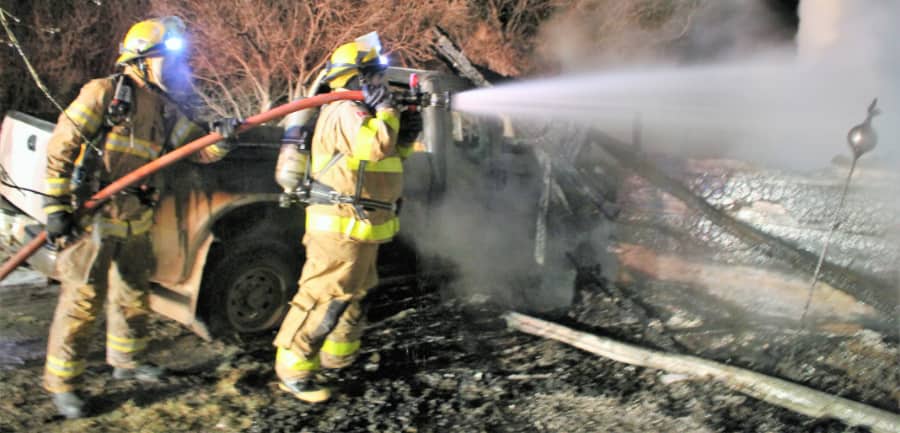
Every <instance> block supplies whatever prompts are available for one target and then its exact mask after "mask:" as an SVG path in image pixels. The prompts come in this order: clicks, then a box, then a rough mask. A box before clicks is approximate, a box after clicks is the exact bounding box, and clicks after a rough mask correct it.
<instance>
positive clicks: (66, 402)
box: [53, 392, 84, 419]
mask: <svg viewBox="0 0 900 433" xmlns="http://www.w3.org/2000/svg"><path fill="white" fill-rule="evenodd" d="M53 404H54V405H55V406H56V411H57V412H59V414H60V415H62V416H64V417H66V419H76V418H81V417H83V416H84V400H82V399H81V397H78V394H75V393H74V392H58V393H54V394H53Z"/></svg>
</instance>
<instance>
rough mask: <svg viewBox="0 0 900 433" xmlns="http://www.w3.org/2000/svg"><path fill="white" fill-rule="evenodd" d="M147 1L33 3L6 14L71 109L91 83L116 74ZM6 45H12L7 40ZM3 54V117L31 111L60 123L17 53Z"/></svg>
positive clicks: (49, 0) (47, 80)
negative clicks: (122, 44) (134, 11)
mask: <svg viewBox="0 0 900 433" xmlns="http://www.w3.org/2000/svg"><path fill="white" fill-rule="evenodd" d="M142 2H143V0H132V1H130V2H127V3H129V4H128V5H125V4H123V3H126V2H103V3H102V4H101V5H99V6H98V5H96V4H94V3H92V2H88V1H81V0H78V1H75V0H70V1H65V0H63V1H59V0H32V1H30V2H15V3H13V4H11V5H9V6H7V5H5V4H4V6H3V7H4V9H6V10H7V11H8V12H9V13H11V14H13V15H14V16H15V17H16V18H18V21H16V20H11V25H12V30H13V32H14V33H15V34H16V35H17V39H18V40H19V42H20V43H21V44H22V49H23V51H24V52H25V53H26V55H27V56H28V57H29V60H30V61H31V63H32V64H33V65H34V66H35V68H36V70H37V71H38V73H39V74H40V76H41V77H42V79H43V81H44V82H45V84H46V85H47V86H48V88H49V89H50V91H51V93H52V94H53V95H54V96H55V97H56V98H57V99H58V100H59V101H60V103H61V104H63V105H65V104H66V103H68V102H69V100H71V99H72V98H73V97H74V96H75V94H76V93H77V92H78V89H79V88H80V87H81V85H83V84H84V83H85V82H87V81H88V80H89V79H91V78H95V77H100V76H104V75H106V74H110V73H112V72H113V62H114V60H115V58H116V55H117V52H118V43H119V41H120V39H121V38H122V36H123V35H124V34H125V31H126V30H127V28H128V26H129V25H130V24H131V23H130V22H128V21H129V19H130V14H129V13H128V11H129V10H131V8H134V7H138V8H139V7H140V4H141V3H142ZM0 40H3V42H7V43H8V41H6V40H5V37H0ZM3 48H4V49H2V50H0V63H3V64H5V65H8V67H5V68H2V69H0V80H2V81H0V82H2V83H3V86H2V93H3V94H0V112H2V111H4V110H6V109H19V110H25V111H28V112H30V113H34V114H39V115H42V116H43V117H46V118H48V119H55V118H56V115H57V114H58V113H56V111H55V109H54V108H53V107H52V105H51V104H50V103H49V101H47V100H46V99H45V98H44V97H43V95H42V94H41V93H40V91H39V90H38V87H37V86H36V85H35V84H34V83H33V82H32V81H31V79H30V78H29V76H28V74H27V73H26V72H25V67H24V63H23V62H22V60H21V59H20V58H19V57H18V54H17V53H16V52H15V50H14V49H13V48H12V47H9V48H7V47H3Z"/></svg>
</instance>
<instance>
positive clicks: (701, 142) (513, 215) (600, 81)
mask: <svg viewBox="0 0 900 433" xmlns="http://www.w3.org/2000/svg"><path fill="white" fill-rule="evenodd" d="M584 3H592V4H595V5H596V4H605V5H609V6H610V7H613V6H616V5H623V4H625V3H631V2H603V1H600V0H594V1H585V2H581V4H584ZM642 3H648V4H649V3H652V2H642ZM662 3H666V2H662ZM692 3H696V2H668V4H673V5H678V6H676V7H675V9H674V10H671V11H669V13H668V15H667V17H668V18H667V20H666V21H665V22H664V23H662V24H660V23H657V24H656V25H653V26H646V25H645V26H641V25H638V26H631V27H628V26H626V27H625V28H621V27H615V26H614V25H613V24H615V23H616V19H618V17H620V15H615V14H609V13H607V14H604V13H594V14H591V13H588V12H591V11H592V10H590V9H577V8H576V9H573V10H571V11H567V12H563V13H562V14H561V15H559V16H557V17H554V18H553V19H551V20H550V22H549V23H548V25H547V26H546V27H545V29H544V30H543V35H544V37H545V39H546V40H547V43H546V44H545V45H544V47H543V48H542V50H541V52H542V53H543V54H544V56H545V58H549V59H550V60H552V61H553V62H554V63H555V65H556V68H558V69H560V70H561V71H562V73H561V74H560V75H559V76H558V77H555V78H543V79H533V80H525V81H520V82H516V83H512V84H506V85H500V86H496V87H492V88H487V89H479V90H473V91H468V92H463V93H459V94H457V95H455V96H454V100H453V104H454V110H456V111H459V112H462V113H465V114H466V115H467V116H468V115H476V116H478V115H483V116H492V117H493V118H495V119H497V118H498V115H508V116H510V117H511V118H512V119H513V120H515V121H516V123H518V124H520V125H521V124H529V125H530V126H532V127H534V125H539V124H546V123H550V124H553V125H555V126H556V127H559V125H571V124H575V125H580V126H587V127H593V128H597V129H599V130H601V131H603V132H606V133H608V134H611V135H613V136H617V137H618V138H620V139H623V140H625V141H630V140H631V138H632V128H633V125H634V124H635V119H636V118H639V119H640V123H641V125H642V128H643V130H642V137H643V141H642V146H643V149H645V150H647V151H649V152H654V153H665V154H670V155H676V156H682V157H698V158H703V157H725V158H736V159H741V160H748V161H754V162H757V163H759V164H761V165H768V166H774V167H778V168H788V169H801V170H808V169H820V168H823V167H826V166H828V165H829V164H830V163H831V162H832V159H833V158H834V157H835V156H836V155H844V156H847V157H849V155H850V151H849V148H848V147H847V143H846V134H847V131H848V130H849V129H850V128H851V127H852V126H854V125H855V124H857V123H859V122H860V121H862V120H863V119H864V117H865V110H866V107H867V106H868V104H869V103H870V102H871V101H872V99H873V98H875V97H879V101H880V102H879V104H880V106H881V107H882V108H883V111H884V114H883V115H882V116H879V117H877V118H876V119H875V122H874V123H875V127H876V129H877V130H878V132H879V134H880V137H881V140H880V144H879V147H878V148H877V149H876V150H875V151H874V153H873V154H877V155H878V156H877V157H873V156H872V155H867V156H866V157H864V158H863V160H864V161H863V164H864V165H865V164H870V163H884V162H886V161H887V162H892V161H898V160H900V155H898V149H897V146H896V142H897V139H898V131H897V130H896V128H897V125H900V122H898V118H897V113H898V112H900V111H898V110H900V107H898V105H897V104H898V102H897V101H898V100H900V93H898V88H900V86H898V78H900V73H898V72H900V69H898V67H897V66H898V65H897V60H896V58H897V57H898V56H891V55H890V53H891V51H890V50H889V48H890V44H891V42H892V41H894V40H897V36H900V35H897V33H898V30H896V29H894V28H893V27H892V26H891V23H890V18H891V17H897V16H900V2H893V1H890V0H882V1H879V0H866V1H863V0H859V1H857V0H843V1H842V0H825V1H821V0H817V1H809V0H807V1H804V2H803V3H802V4H801V5H800V7H799V29H800V30H799V32H798V33H797V35H796V40H795V39H794V31H793V27H792V26H791V25H790V23H788V24H785V21H784V20H785V19H786V18H785V15H784V14H775V13H774V12H773V11H772V10H771V9H769V8H764V7H760V6H759V5H760V4H762V2H746V1H723V2H706V3H704V4H705V5H706V6H705V8H700V9H697V10H694V9H691V8H689V7H687V6H684V5H689V4H692ZM682 6H684V7H683V8H681V7H682ZM616 10H618V9H616ZM594 12H596V11H594ZM601 12H602V10H601ZM607 12H608V10H607ZM620 12H621V11H620ZM625 12H627V10H625ZM625 12H622V13H625ZM598 17H599V18H598ZM592 19H598V20H600V21H598V22H596V25H592V22H593V21H592ZM788 21H789V20H788ZM786 27H787V28H788V29H790V30H784V29H785V28H786ZM604 29H606V30H609V31H612V30H610V29H618V30H617V31H621V34H619V33H616V34H615V37H612V36H609V35H607V34H605V33H603V30H604ZM548 48H550V49H548ZM546 56H551V57H552V56H555V57H552V58H550V57H546ZM561 129H565V127H562V128H561ZM570 129H574V128H570ZM471 133H472V134H473V135H475V136H478V137H480V138H481V139H482V141H488V142H493V143H494V145H493V147H490V146H488V145H482V146H474V147H461V146H460V145H459V144H460V143H457V147H455V148H454V149H452V150H451V155H455V156H456V158H455V159H451V160H450V162H449V171H448V173H449V182H448V185H449V186H450V191H448V194H447V197H446V200H445V201H444V202H443V205H442V206H441V207H439V208H436V209H432V210H431V211H430V212H431V213H430V214H429V218H428V219H427V221H410V222H409V223H407V222H406V220H405V221H404V224H405V227H407V228H413V232H414V233H417V235H415V236H416V238H417V240H418V241H419V242H420V243H422V246H423V247H424V249H425V250H426V251H430V252H434V253H437V254H440V255H442V256H444V257H453V258H454V259H456V260H458V265H459V267H460V269H461V274H462V275H463V277H464V278H463V281H461V284H460V286H461V287H467V288H468V289H469V290H473V291H475V292H480V293H485V292H487V293H490V294H492V295H498V294H499V295H500V296H499V299H501V300H509V301H511V302H513V303H515V302H516V301H522V299H517V297H518V298H521V297H522V293H523V290H525V286H527V285H528V284H534V282H533V281H531V282H529V281H525V280H523V278H522V276H528V275H534V274H540V275H550V279H555V283H554V282H553V281H551V282H549V283H547V282H546V281H544V282H543V284H538V285H537V287H539V288H542V289H543V290H544V292H543V293H540V294H537V295H534V299H536V300H537V301H538V302H542V301H548V302H553V301H554V300H560V299H565V298H566V297H567V296H568V294H567V292H566V291H565V288H564V286H565V284H571V281H568V282H567V277H565V276H561V275H563V274H565V271H566V265H565V263H562V262H561V261H559V260H557V261H555V262H552V263H548V264H547V265H545V266H538V265H537V263H536V261H535V260H534V253H533V252H534V248H535V246H534V245H535V243H534V233H535V217H536V214H537V207H538V200H539V197H540V191H541V182H540V177H541V173H542V170H541V167H540V165H539V164H537V163H536V162H535V161H530V162H526V160H527V158H526V157H525V156H521V155H520V156H518V157H516V158H519V159H518V160H515V161H510V160H508V159H506V160H504V158H508V156H507V157H501V156H500V153H502V152H500V151H499V150H498V149H500V148H502V147H503V146H502V145H501V144H500V142H501V140H502V139H501V138H500V137H499V136H498V134H494V135H493V136H490V135H486V134H485V131H483V130H477V128H476V129H475V130H473V131H472V132H471ZM521 138H525V139H529V138H533V137H521ZM543 150H544V151H545V152H546V153H547V154H549V155H551V156H553V157H558V156H559V155H560V152H559V150H560V149H558V148H553V149H550V148H547V149H543ZM460 155H464V156H465V157H464V156H460ZM523 155H524V153H523ZM497 167H499V169H498V168H497ZM504 167H506V168H509V167H517V169H518V170H519V172H516V173H513V172H509V171H508V170H507V172H504ZM498 172H500V173H499V176H498ZM498 179H499V180H502V181H498ZM410 226H414V227H410ZM600 229H602V227H601V228H600ZM601 231H602V230H601ZM595 232H597V231H596V230H595ZM595 234H596V233H595ZM552 236H553V235H551V237H552ZM581 236H582V238H589V237H592V236H593V235H592V234H588V233H582V234H581ZM608 236H609V234H606V235H603V234H602V233H601V234H599V235H597V236H593V237H596V238H598V239H594V240H593V242H594V243H595V244H598V245H603V244H604V242H605V241H606V240H607V239H606V238H607V237H608ZM566 246H568V247H569V248H570V249H571V248H574V247H575V243H572V244H570V245H562V246H560V245H559V244H557V246H556V247H554V248H549V249H548V251H551V250H552V253H554V254H556V258H559V257H561V256H562V254H563V253H561V249H564V248H565V247H566ZM568 289H569V290H571V287H568ZM531 304H532V305H533V304H534V302H531Z"/></svg>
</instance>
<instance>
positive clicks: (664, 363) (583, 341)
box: [504, 312, 900, 433]
mask: <svg viewBox="0 0 900 433" xmlns="http://www.w3.org/2000/svg"><path fill="white" fill-rule="evenodd" d="M504 318H505V319H506V323H507V324H508V325H509V326H510V327H512V328H514V329H516V330H519V331H521V332H525V333H528V334H531V335H536V336H539V337H543V338H549V339H552V340H556V341H560V342H563V343H566V344H568V345H571V346H574V347H577V348H579V349H581V350H584V351H587V352H590V353H593V354H596V355H600V356H603V357H605V358H609V359H612V360H614V361H618V362H623V363H626V364H631V365H637V366H640V367H647V368H654V369H657V370H664V371H668V372H670V373H674V374H679V375H686V376H690V377H696V378H708V379H713V380H716V381H718V382H720V383H722V384H723V385H725V386H727V387H728V388H731V389H733V390H735V391H738V392H740V393H743V394H746V395H749V396H751V397H753V398H757V399H759V400H762V401H765V402H767V403H770V404H774V405H777V406H780V407H784V408H786V409H790V410H793V411H795V412H798V413H801V414H803V415H806V416H810V417H813V418H834V419H838V420H841V421H843V422H844V423H846V424H848V425H851V426H865V427H868V428H870V429H872V431H874V432H877V433H882V432H883V433H888V432H898V431H900V416H898V415H897V414H894V413H890V412H888V411H884V410H881V409H877V408H874V407H871V406H868V405H865V404H862V403H859V402H855V401H852V400H848V399H845V398H841V397H837V396H834V395H831V394H827V393H824V392H821V391H818V390H815V389H812V388H808V387H805V386H802V385H798V384H796V383H792V382H788V381H786V380H783V379H779V378H776V377H772V376H767V375H764V374H761V373H757V372H754V371H750V370H745V369H742V368H737V367H732V366H729V365H724V364H720V363H717V362H713V361H710V360H707V359H703V358H697V357H694V356H688V355H677V354H671V353H665V352H660V351H655V350H649V349H645V348H642V347H639V346H634V345H630V344H625V343H621V342H618V341H615V340H612V339H610V338H604V337H598V336H596V335H591V334H587V333H584V332H579V331H576V330H574V329H571V328H568V327H565V326H562V325H558V324H556V323H553V322H548V321H545V320H541V319H538V318H535V317H531V316H527V315H524V314H520V313H516V312H509V313H506V314H505V315H504Z"/></svg>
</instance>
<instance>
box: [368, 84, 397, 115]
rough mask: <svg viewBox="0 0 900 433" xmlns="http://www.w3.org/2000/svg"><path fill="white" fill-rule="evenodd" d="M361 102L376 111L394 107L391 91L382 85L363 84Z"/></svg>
mask: <svg viewBox="0 0 900 433" xmlns="http://www.w3.org/2000/svg"><path fill="white" fill-rule="evenodd" d="M362 91H363V96H364V97H365V100H364V101H363V102H364V103H365V104H366V105H368V106H369V108H371V109H373V110H375V111H378V110H384V109H387V108H391V107H393V105H394V102H393V98H392V97H391V91H390V90H389V89H388V87H387V86H386V85H384V84H376V85H373V84H363V86H362Z"/></svg>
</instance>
